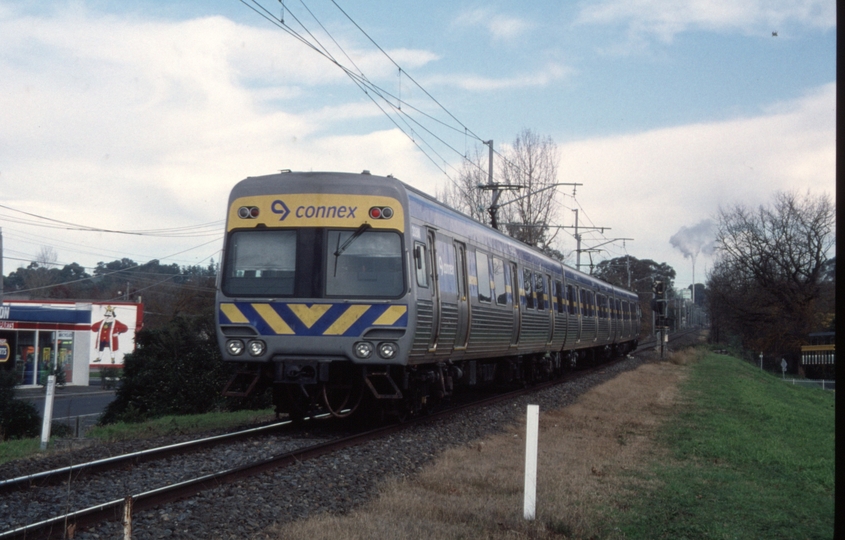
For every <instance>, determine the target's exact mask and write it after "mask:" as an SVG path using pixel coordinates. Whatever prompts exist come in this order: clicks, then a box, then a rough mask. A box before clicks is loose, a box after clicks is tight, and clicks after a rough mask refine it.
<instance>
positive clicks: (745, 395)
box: [615, 353, 835, 539]
mask: <svg viewBox="0 0 845 540" xmlns="http://www.w3.org/2000/svg"><path fill="white" fill-rule="evenodd" d="M681 396H683V398H682V402H681V407H680V409H679V411H678V412H677V414H676V415H674V417H673V419H672V420H670V421H669V422H668V423H667V424H666V425H665V427H664V429H663V430H662V431H661V434H660V436H659V437H658V441H659V442H660V443H662V445H664V446H665V447H666V448H667V449H668V451H669V454H668V459H667V460H666V461H662V462H659V463H656V464H654V465H653V466H652V467H651V470H650V471H649V476H652V477H653V478H656V479H657V480H658V482H659V483H658V485H659V486H660V487H658V488H656V489H653V490H647V491H645V492H643V493H642V494H641V495H640V496H638V497H636V498H634V499H633V500H632V501H631V506H630V507H629V508H628V509H627V510H626V511H624V512H622V513H619V514H618V515H616V519H615V521H616V523H617V524H618V525H617V526H618V527H619V530H621V532H622V533H623V534H624V536H625V537H627V538H648V539H655V538H673V539H683V538H739V539H741V538H749V539H750V538H755V539H756V538H770V539H772V538H789V539H795V538H825V539H827V538H832V537H833V520H834V472H835V453H834V449H835V441H834V439H835V437H834V420H835V410H834V395H833V394H832V393H831V392H824V391H821V390H814V389H804V388H796V387H794V386H791V385H786V384H784V383H783V382H782V381H780V380H778V378H777V377H774V376H772V375H769V374H767V373H764V372H761V371H760V370H759V369H756V368H754V367H753V366H751V365H750V364H747V363H745V362H742V361H740V360H738V359H736V358H733V357H729V356H722V355H717V354H714V353H709V354H707V355H705V356H704V357H703V358H702V359H701V361H699V362H697V363H695V364H693V365H692V369H691V372H690V375H689V379H687V381H686V382H685V383H684V385H683V387H682V392H681Z"/></svg>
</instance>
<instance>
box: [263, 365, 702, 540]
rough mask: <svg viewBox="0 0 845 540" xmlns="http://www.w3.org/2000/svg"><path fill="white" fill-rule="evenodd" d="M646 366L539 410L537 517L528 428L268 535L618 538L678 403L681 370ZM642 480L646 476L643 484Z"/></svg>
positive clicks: (450, 454) (340, 539) (334, 539)
mask: <svg viewBox="0 0 845 540" xmlns="http://www.w3.org/2000/svg"><path fill="white" fill-rule="evenodd" d="M682 354H683V353H676V355H677V360H675V355H673V360H672V361H671V362H662V363H659V364H646V365H643V366H642V367H640V368H639V369H637V370H635V371H632V372H627V373H623V374H621V375H619V376H618V377H617V378H615V379H613V380H611V381H609V382H607V383H605V384H602V385H601V386H599V387H597V388H595V389H593V390H591V391H590V392H588V393H587V394H585V395H584V396H582V397H581V398H580V399H579V400H578V402H576V403H575V404H574V405H572V406H570V407H567V408H565V409H563V410H559V411H540V444H539V446H540V449H539V465H538V476H539V478H538V486H537V511H536V512H537V513H536V515H537V519H536V520H535V521H533V522H528V521H525V520H524V519H523V517H522V515H523V508H522V505H523V481H524V480H523V472H524V452H525V435H524V429H525V427H524V424H523V425H519V426H513V427H512V428H511V429H510V431H508V432H507V433H505V434H502V435H498V436H495V437H492V438H489V439H486V440H483V441H477V442H475V443H473V444H472V445H470V446H465V447H461V448H457V449H452V450H449V451H447V452H445V453H444V454H443V455H442V456H441V457H440V458H439V459H438V460H437V461H436V463H435V464H434V465H432V466H430V467H427V468H426V469H424V470H423V471H422V472H421V473H420V474H419V475H418V476H416V477H414V478H411V479H407V480H401V481H400V480H394V481H389V482H387V483H386V484H385V485H384V487H383V489H382V493H381V495H380V497H379V498H377V499H376V500H374V501H372V502H371V503H369V504H367V505H365V506H363V507H362V508H360V509H359V510H357V511H355V512H352V513H351V514H349V515H344V516H337V515H322V516H317V517H315V518H312V519H309V520H306V521H302V522H296V523H291V524H287V525H284V526H280V527H278V528H276V529H274V530H272V531H267V533H269V534H268V536H269V537H271V538H291V539H300V538H301V539H306V540H318V539H330V540H347V539H363V538H367V539H372V538H383V539H395V538H426V539H440V538H442V539H455V538H489V539H505V538H508V539H513V538H552V537H555V538H592V537H604V538H613V537H614V536H616V534H615V533H614V531H613V530H608V526H607V525H606V523H607V521H606V515H607V512H609V511H610V510H612V509H613V508H618V507H624V506H625V505H626V499H628V500H629V499H630V497H631V492H630V491H629V489H630V487H631V486H632V483H633V482H643V481H645V480H642V479H641V480H637V478H638V475H637V472H638V471H640V470H643V467H644V465H645V464H646V463H647V462H648V461H649V458H653V457H654V452H656V450H654V446H653V444H652V437H653V435H654V433H655V431H656V428H657V427H658V426H659V425H660V423H661V422H662V421H663V419H664V418H665V417H666V416H667V414H668V412H669V409H670V408H671V407H672V404H673V403H674V401H675V399H676V389H677V385H678V383H679V381H680V380H681V379H682V378H683V377H684V373H685V371H686V370H685V369H684V368H683V367H681V366H683V365H684V364H686V363H688V362H689V361H692V359H693V358H690V357H688V356H687V355H683V356H682ZM639 478H642V477H641V476H639Z"/></svg>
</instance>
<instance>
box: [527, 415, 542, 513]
mask: <svg viewBox="0 0 845 540" xmlns="http://www.w3.org/2000/svg"><path fill="white" fill-rule="evenodd" d="M539 426H540V406H539V405H529V406H528V418H527V420H526V422H525V500H524V505H523V506H524V515H525V519H527V520H533V519H534V510H535V508H536V506H537V435H538V433H539Z"/></svg>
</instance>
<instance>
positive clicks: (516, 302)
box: [508, 262, 522, 347]
mask: <svg viewBox="0 0 845 540" xmlns="http://www.w3.org/2000/svg"><path fill="white" fill-rule="evenodd" d="M508 266H509V268H510V279H511V290H512V291H513V334H511V347H516V346H517V345H519V332H520V327H521V326H522V295H520V294H519V290H520V276H519V271H518V269H517V267H516V263H515V262H512V263H510V264H509V265H508Z"/></svg>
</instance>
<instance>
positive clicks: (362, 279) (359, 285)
mask: <svg viewBox="0 0 845 540" xmlns="http://www.w3.org/2000/svg"><path fill="white" fill-rule="evenodd" d="M326 239H327V242H326V244H327V245H326V295H327V296H360V297H381V298H395V297H398V296H401V295H402V293H404V292H405V284H404V279H403V271H402V237H401V236H399V234H398V233H395V232H393V231H373V230H365V231H363V232H362V231H361V229H359V230H357V231H350V230H329V231H327V236H326Z"/></svg>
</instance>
